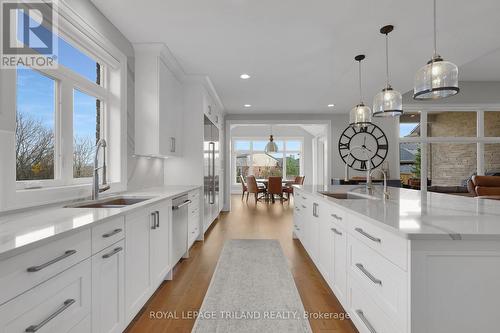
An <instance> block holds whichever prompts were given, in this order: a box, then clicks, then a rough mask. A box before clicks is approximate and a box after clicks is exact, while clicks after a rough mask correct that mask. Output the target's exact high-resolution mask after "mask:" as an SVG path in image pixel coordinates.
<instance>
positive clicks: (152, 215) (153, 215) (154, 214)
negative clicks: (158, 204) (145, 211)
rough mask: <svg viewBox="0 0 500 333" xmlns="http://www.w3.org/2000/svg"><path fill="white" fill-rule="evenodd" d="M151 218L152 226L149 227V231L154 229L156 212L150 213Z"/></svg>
mask: <svg viewBox="0 0 500 333" xmlns="http://www.w3.org/2000/svg"><path fill="white" fill-rule="evenodd" d="M151 217H153V225H152V226H151V229H153V230H154V229H156V212H152V213H151Z"/></svg>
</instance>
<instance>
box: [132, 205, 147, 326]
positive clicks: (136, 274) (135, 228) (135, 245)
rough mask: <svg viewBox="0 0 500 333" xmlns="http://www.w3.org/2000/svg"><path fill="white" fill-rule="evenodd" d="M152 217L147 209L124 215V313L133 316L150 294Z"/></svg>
mask: <svg viewBox="0 0 500 333" xmlns="http://www.w3.org/2000/svg"><path fill="white" fill-rule="evenodd" d="M151 227H152V218H151V216H150V214H149V211H147V210H139V211H137V212H135V213H132V214H130V215H127V216H126V217H125V235H126V237H125V248H126V253H125V315H126V318H127V321H130V320H131V319H133V318H134V316H135V315H136V314H137V312H138V311H139V310H140V309H141V307H142V306H143V305H144V303H145V302H146V301H147V299H148V297H149V296H150V277H149V271H150V270H149V230H150V229H151Z"/></svg>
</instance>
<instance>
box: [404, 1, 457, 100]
mask: <svg viewBox="0 0 500 333" xmlns="http://www.w3.org/2000/svg"><path fill="white" fill-rule="evenodd" d="M459 91H460V89H459V88H458V67H457V65H455V64H453V63H451V62H449V61H444V60H443V58H441V56H440V55H439V54H438V53H437V42H436V0H434V55H433V56H432V59H431V60H429V62H428V63H427V65H425V66H424V67H422V68H420V69H419V70H418V72H417V74H416V75H415V88H414V94H413V98H414V99H417V100H428V99H440V98H444V97H448V96H453V95H456V94H458V92H459Z"/></svg>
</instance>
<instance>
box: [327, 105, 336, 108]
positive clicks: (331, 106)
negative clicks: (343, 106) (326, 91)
mask: <svg viewBox="0 0 500 333" xmlns="http://www.w3.org/2000/svg"><path fill="white" fill-rule="evenodd" d="M327 106H328V107H329V108H333V107H334V106H335V104H328V105H327Z"/></svg>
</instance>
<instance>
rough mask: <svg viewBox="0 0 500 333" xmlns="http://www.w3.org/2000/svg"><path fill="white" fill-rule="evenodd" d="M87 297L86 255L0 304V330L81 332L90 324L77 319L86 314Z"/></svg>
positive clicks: (88, 289)
mask: <svg viewBox="0 0 500 333" xmlns="http://www.w3.org/2000/svg"><path fill="white" fill-rule="evenodd" d="M90 299H91V263H90V259H87V260H85V261H83V262H81V263H79V264H78V265H75V266H73V267H72V268H70V269H68V270H66V271H64V272H62V273H61V274H59V275H56V276H55V277H53V278H52V279H50V280H48V281H46V282H44V283H42V284H40V285H39V286H37V287H35V288H33V289H31V290H29V291H27V292H26V293H24V294H22V295H20V296H18V297H16V298H14V299H12V300H11V301H9V302H7V303H5V304H4V305H2V306H1V307H0V332H2V333H11V332H12V333H14V332H15V333H18V332H37V331H38V332H39V333H48V332H50V333H52V332H54V333H56V332H57V333H66V332H73V331H75V332H85V327H90V325H88V326H85V323H84V324H83V326H79V323H81V322H82V320H84V319H85V317H87V316H90ZM87 332H90V330H89V331H87Z"/></svg>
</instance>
